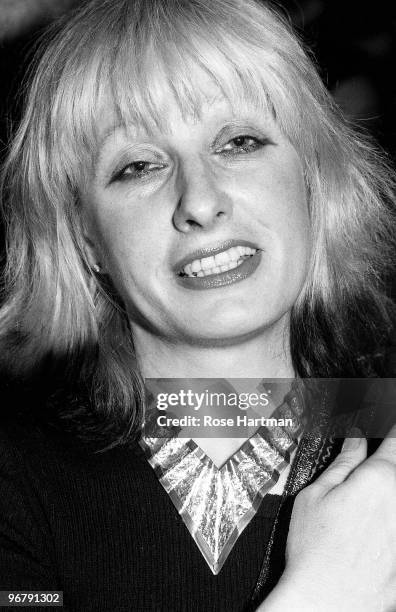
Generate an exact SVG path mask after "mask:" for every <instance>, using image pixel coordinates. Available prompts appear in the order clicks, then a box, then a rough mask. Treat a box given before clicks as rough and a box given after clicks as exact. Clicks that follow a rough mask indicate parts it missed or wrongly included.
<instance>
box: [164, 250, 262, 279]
mask: <svg viewBox="0 0 396 612" xmlns="http://www.w3.org/2000/svg"><path fill="white" fill-rule="evenodd" d="M261 254H262V251H261V249H259V248H258V247H257V246H256V245H254V244H252V243H250V242H246V241H235V240H233V241H228V242H227V243H224V244H223V245H221V246H219V247H217V248H212V249H203V250H201V251H197V252H196V253H194V254H192V255H191V256H189V257H188V258H184V259H183V260H182V261H181V262H180V263H179V264H178V265H177V266H176V267H175V272H176V275H177V280H178V282H179V284H181V285H183V286H184V287H186V288H189V289H213V288H216V287H222V286H224V285H230V284H232V283H235V282H239V281H241V280H244V279H245V278H247V277H248V276H250V275H251V274H252V273H253V272H254V271H255V270H256V268H257V267H258V265H259V263H260V261H261Z"/></svg>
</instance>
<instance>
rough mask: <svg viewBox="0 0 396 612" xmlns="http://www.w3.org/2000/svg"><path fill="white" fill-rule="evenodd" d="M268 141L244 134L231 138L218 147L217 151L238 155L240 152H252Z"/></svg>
mask: <svg viewBox="0 0 396 612" xmlns="http://www.w3.org/2000/svg"><path fill="white" fill-rule="evenodd" d="M265 143H266V141H264V140H261V139H260V138H256V137H255V136H248V135H247V134H242V135H241V136H236V137H235V138H232V139H231V140H229V141H228V142H227V143H226V144H225V145H223V146H222V147H220V148H218V149H217V150H216V153H225V154H227V155H234V154H236V155H238V154H239V153H250V152H253V151H256V150H257V149H260V148H261V147H263V146H264V144H265Z"/></svg>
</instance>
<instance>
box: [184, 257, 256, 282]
mask: <svg viewBox="0 0 396 612" xmlns="http://www.w3.org/2000/svg"><path fill="white" fill-rule="evenodd" d="M261 253H262V252H261V251H257V253H255V254H254V255H252V256H251V257H248V258H247V259H245V260H244V261H243V262H242V263H241V264H240V265H239V266H238V267H236V268H232V270H228V271H227V272H219V273H218V274H211V275H210V276H178V277H177V282H178V283H179V285H182V287H185V288H186V289H197V290H201V289H216V288H217V287H224V286H226V285H232V284H233V283H239V282H240V281H243V280H245V278H248V277H249V276H251V275H252V274H253V272H254V271H255V270H257V268H258V266H259V264H260V261H261Z"/></svg>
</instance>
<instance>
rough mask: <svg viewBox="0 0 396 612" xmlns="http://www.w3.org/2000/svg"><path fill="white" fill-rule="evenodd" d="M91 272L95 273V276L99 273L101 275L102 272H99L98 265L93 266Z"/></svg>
mask: <svg viewBox="0 0 396 612" xmlns="http://www.w3.org/2000/svg"><path fill="white" fill-rule="evenodd" d="M92 270H93V271H94V272H95V274H100V273H101V271H102V270H101V267H100V265H99V264H94V265H93V266H92Z"/></svg>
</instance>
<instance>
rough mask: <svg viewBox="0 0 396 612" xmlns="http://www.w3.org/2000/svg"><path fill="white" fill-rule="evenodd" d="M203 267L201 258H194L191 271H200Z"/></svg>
mask: <svg viewBox="0 0 396 612" xmlns="http://www.w3.org/2000/svg"><path fill="white" fill-rule="evenodd" d="M200 269H201V262H200V260H199V259H194V261H193V262H192V264H191V272H199V271H200Z"/></svg>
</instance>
